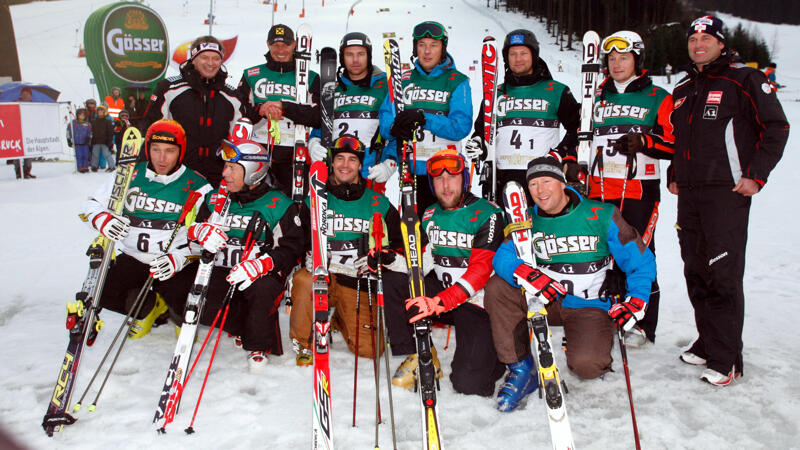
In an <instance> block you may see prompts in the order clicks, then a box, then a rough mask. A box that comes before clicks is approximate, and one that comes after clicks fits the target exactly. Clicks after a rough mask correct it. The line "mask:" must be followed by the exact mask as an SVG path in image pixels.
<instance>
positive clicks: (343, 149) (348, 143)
mask: <svg viewBox="0 0 800 450" xmlns="http://www.w3.org/2000/svg"><path fill="white" fill-rule="evenodd" d="M364 152H365V150H364V143H363V142H361V141H360V140H359V139H358V138H357V137H355V136H353V135H352V134H343V135H341V136H339V138H337V139H336V140H335V141H333V147H331V158H333V157H334V156H336V155H338V154H339V153H352V154H354V155H356V156H357V157H358V160H359V161H361V163H362V164H363V163H364Z"/></svg>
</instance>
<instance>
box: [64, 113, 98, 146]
mask: <svg viewBox="0 0 800 450" xmlns="http://www.w3.org/2000/svg"><path fill="white" fill-rule="evenodd" d="M67 139H69V140H71V141H72V143H73V145H81V146H84V145H86V146H88V145H89V144H90V143H91V142H92V125H91V124H90V123H89V122H78V119H74V120H73V121H72V123H71V124H68V125H67Z"/></svg>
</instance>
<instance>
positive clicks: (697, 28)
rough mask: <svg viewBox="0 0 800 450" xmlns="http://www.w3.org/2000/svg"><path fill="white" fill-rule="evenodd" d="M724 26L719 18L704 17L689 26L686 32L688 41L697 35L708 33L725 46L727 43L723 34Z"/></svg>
mask: <svg viewBox="0 0 800 450" xmlns="http://www.w3.org/2000/svg"><path fill="white" fill-rule="evenodd" d="M723 26H724V24H723V23H722V20H721V19H720V18H719V17H717V16H703V17H698V18H697V19H694V22H692V24H691V25H690V26H689V29H688V30H687V31H686V39H687V40H688V39H689V37H690V36H691V35H693V34H695V33H708V34H710V35H712V36H714V37H715V38H717V39H718V40H719V41H720V42H722V43H723V44H724V43H725V35H724V34H722V27H723Z"/></svg>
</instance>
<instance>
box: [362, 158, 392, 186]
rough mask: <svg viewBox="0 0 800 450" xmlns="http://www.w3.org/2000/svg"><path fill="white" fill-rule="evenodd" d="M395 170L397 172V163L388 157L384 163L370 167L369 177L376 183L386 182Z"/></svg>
mask: <svg viewBox="0 0 800 450" xmlns="http://www.w3.org/2000/svg"><path fill="white" fill-rule="evenodd" d="M395 172H397V163H396V162H394V161H393V160H391V159H387V160H386V161H384V162H382V163H378V164H375V165H374V166H372V167H370V168H369V174H368V175H367V178H369V179H370V180H372V181H374V182H376V183H386V182H387V181H389V178H390V177H391V176H392V174H394V173H395Z"/></svg>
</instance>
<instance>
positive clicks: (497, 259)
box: [492, 194, 656, 311]
mask: <svg viewBox="0 0 800 450" xmlns="http://www.w3.org/2000/svg"><path fill="white" fill-rule="evenodd" d="M575 195H577V194H575ZM578 198H580V202H581V203H583V202H589V204H587V205H585V206H590V204H591V205H595V204H597V205H604V206H605V207H610V208H613V212H612V214H611V215H608V214H607V215H606V216H605V217H607V219H606V221H605V222H606V223H604V224H603V223H601V224H598V223H597V222H593V223H591V222H590V221H589V220H584V221H583V222H582V224H581V225H585V227H583V226H582V227H581V228H579V229H573V230H570V234H573V235H574V234H587V235H596V234H597V229H598V228H597V227H598V226H599V227H600V228H604V230H603V231H607V233H605V234H606V242H607V245H608V250H609V253H610V254H611V256H613V257H614V261H615V263H616V264H617V266H618V267H619V268H620V269H622V271H623V272H625V275H626V276H627V280H626V283H627V285H626V291H627V293H626V295H628V296H632V297H638V298H640V299H642V300H644V301H645V302H648V301H649V299H650V290H651V285H652V283H653V281H654V280H655V278H656V260H655V256H654V255H653V252H652V251H650V249H649V248H647V247H645V246H644V244H642V242H641V238H640V237H639V235H638V233H636V232H635V230H634V229H633V228H632V227H631V226H630V225H628V223H627V222H625V220H624V219H622V215H621V214H620V213H619V209H617V208H616V207H615V206H613V205H611V204H608V203H600V202H595V201H593V200H586V199H583V198H582V197H579V196H578ZM583 211H585V210H583V209H581V210H578V208H577V207H576V208H573V210H572V211H570V212H568V213H567V214H565V215H563V216H558V217H555V218H550V219H545V220H554V221H559V220H564V219H565V218H567V217H568V216H570V215H573V214H582V213H583ZM537 212H538V208H537V207H535V208H533V212H532V214H531V216H532V223H533V230H532V231H533V232H534V235H535V234H536V231H537V218H540V216H538V214H537ZM595 217H596V216H595ZM572 218H573V219H574V218H575V217H572ZM587 219H588V217H587ZM593 227H594V228H593ZM564 234H565V235H567V233H566V232H565V233H564ZM536 240H537V238H536V237H534V245H536ZM536 253H537V264H538V266H539V269H540V270H542V272H544V273H545V274H546V275H548V276H549V277H551V278H553V279H555V280H556V281H559V282H561V284H563V285H564V286H565V287H567V289H568V290H569V291H570V293H568V294H567V295H566V296H565V297H564V298H563V299H562V306H563V307H565V308H586V307H592V308H600V309H603V310H606V311H607V310H608V309H609V308H610V307H611V305H612V303H611V302H610V301H609V300H608V299H603V298H600V297H599V296H597V295H596V294H597V288H598V287H599V286H600V285H601V284H602V281H603V280H604V279H605V275H606V270H596V271H594V272H592V273H593V274H594V276H595V278H594V279H593V280H592V283H591V285H593V286H595V288H594V289H593V293H594V294H595V295H593V296H591V297H590V298H583V297H582V296H576V295H574V294H573V293H572V289H571V286H574V285H575V283H574V281H575V278H576V277H578V276H586V275H583V274H580V275H576V274H574V273H564V271H553V270H549V269H548V266H547V264H542V261H541V260H540V256H539V252H538V251H537V252H536ZM587 256H589V255H587ZM592 259H594V258H587V262H588V261H590V260H592ZM521 264H523V262H522V260H521V259H519V258H518V257H517V252H516V250H515V248H514V242H513V241H512V240H511V239H508V240H507V241H506V242H504V243H503V244H502V245H501V246H500V248H499V249H498V250H497V253H495V256H494V260H493V261H492V265H493V266H494V270H495V273H497V274H498V275H499V276H500V277H502V278H503V279H504V280H505V281H506V282H507V283H509V284H510V285H512V286H514V287H517V288H518V287H520V285H519V284H517V283H516V282H515V281H514V271H515V270H517V268H518V267H519V266H520V265H521ZM578 265H579V264H574V266H578ZM608 268H610V262H609V265H608ZM576 271H577V270H576ZM583 283H584V284H586V280H585V278H584V280H583Z"/></svg>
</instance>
